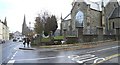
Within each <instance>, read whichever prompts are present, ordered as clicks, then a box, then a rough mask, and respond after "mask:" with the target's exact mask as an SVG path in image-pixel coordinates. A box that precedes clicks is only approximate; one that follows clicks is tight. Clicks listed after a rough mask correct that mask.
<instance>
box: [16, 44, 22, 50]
mask: <svg viewBox="0 0 120 65" xmlns="http://www.w3.org/2000/svg"><path fill="white" fill-rule="evenodd" d="M21 45H22V44H19V45H17V46H16V47H15V48H14V49H15V50H18V48H19V46H21Z"/></svg>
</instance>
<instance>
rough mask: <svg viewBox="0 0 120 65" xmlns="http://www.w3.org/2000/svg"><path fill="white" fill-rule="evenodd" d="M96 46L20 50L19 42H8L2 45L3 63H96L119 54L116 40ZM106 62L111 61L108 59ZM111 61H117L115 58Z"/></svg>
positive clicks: (20, 44)
mask: <svg viewBox="0 0 120 65" xmlns="http://www.w3.org/2000/svg"><path fill="white" fill-rule="evenodd" d="M109 43H114V44H110V45H105V46H101V47H97V48H90V49H79V50H74V51H72V50H69V51H65V50H42V49H35V50H21V49H19V48H20V47H23V45H22V43H21V42H10V43H6V44H4V45H3V52H2V54H3V58H2V60H4V61H3V63H14V64H15V63H96V62H98V61H100V60H104V59H106V57H109V56H112V55H115V54H119V52H118V48H119V47H120V46H118V42H109ZM107 63H111V62H110V61H108V62H107ZM112 63H118V59H115V61H114V62H112Z"/></svg>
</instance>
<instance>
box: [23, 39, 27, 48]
mask: <svg viewBox="0 0 120 65" xmlns="http://www.w3.org/2000/svg"><path fill="white" fill-rule="evenodd" d="M26 42H27V40H26V38H23V45H24V47H25V44H26Z"/></svg>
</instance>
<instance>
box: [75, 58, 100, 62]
mask: <svg viewBox="0 0 120 65" xmlns="http://www.w3.org/2000/svg"><path fill="white" fill-rule="evenodd" d="M96 58H98V57H94V58H90V59H86V60H78V61H76V62H77V63H84V62H86V61H90V60H94V59H96Z"/></svg>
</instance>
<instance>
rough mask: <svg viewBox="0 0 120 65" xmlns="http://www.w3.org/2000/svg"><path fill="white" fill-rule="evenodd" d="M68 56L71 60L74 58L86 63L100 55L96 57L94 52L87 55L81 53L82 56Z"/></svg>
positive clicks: (76, 60) (78, 61)
mask: <svg viewBox="0 0 120 65" xmlns="http://www.w3.org/2000/svg"><path fill="white" fill-rule="evenodd" d="M68 58H70V59H71V60H73V61H75V62H77V63H84V62H86V61H90V60H93V59H96V58H98V57H95V55H92V54H85V55H81V56H78V55H71V56H68Z"/></svg>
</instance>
